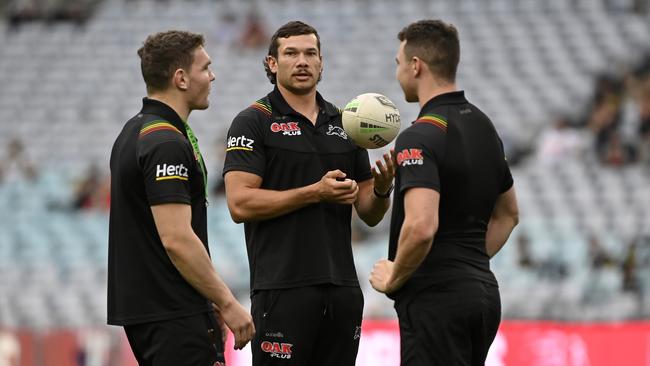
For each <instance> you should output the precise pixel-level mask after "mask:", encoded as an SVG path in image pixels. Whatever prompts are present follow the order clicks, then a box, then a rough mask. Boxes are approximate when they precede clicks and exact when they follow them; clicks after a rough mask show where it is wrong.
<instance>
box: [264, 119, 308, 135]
mask: <svg viewBox="0 0 650 366" xmlns="http://www.w3.org/2000/svg"><path fill="white" fill-rule="evenodd" d="M271 132H273V133H278V132H282V134H283V135H284V136H300V135H301V134H302V131H301V130H300V126H298V122H279V123H278V122H273V123H271Z"/></svg>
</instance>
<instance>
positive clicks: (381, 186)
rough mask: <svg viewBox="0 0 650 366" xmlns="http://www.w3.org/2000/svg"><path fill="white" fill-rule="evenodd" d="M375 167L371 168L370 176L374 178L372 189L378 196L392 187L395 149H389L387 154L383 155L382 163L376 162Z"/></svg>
mask: <svg viewBox="0 0 650 366" xmlns="http://www.w3.org/2000/svg"><path fill="white" fill-rule="evenodd" d="M375 164H376V165H377V166H376V167H374V166H373V167H372V169H371V171H372V176H373V178H374V185H375V186H374V188H375V191H377V192H378V193H380V194H384V193H387V192H388V190H390V189H391V187H392V186H393V178H394V177H395V166H396V162H395V149H390V151H389V152H388V153H385V154H384V162H383V163H382V161H381V160H377V161H376V162H375Z"/></svg>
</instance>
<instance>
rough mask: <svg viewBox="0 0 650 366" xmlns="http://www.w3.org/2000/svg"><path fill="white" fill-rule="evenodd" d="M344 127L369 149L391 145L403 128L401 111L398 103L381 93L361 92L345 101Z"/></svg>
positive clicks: (356, 140) (356, 141) (357, 141)
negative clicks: (401, 126)
mask: <svg viewBox="0 0 650 366" xmlns="http://www.w3.org/2000/svg"><path fill="white" fill-rule="evenodd" d="M342 121H343V129H344V130H345V132H346V133H347V134H348V136H350V138H352V140H354V142H355V143H356V144H357V145H359V146H361V147H363V148H366V149H377V148H380V147H384V146H386V145H388V144H389V143H390V142H391V141H393V139H395V136H397V134H398V133H399V130H400V115H399V111H398V110H397V107H395V104H394V103H393V102H391V101H390V99H388V98H387V97H386V96H384V95H381V94H377V93H365V94H361V95H358V96H357V97H355V98H354V99H352V100H351V101H350V102H349V103H348V104H346V105H345V108H344V109H343V115H342Z"/></svg>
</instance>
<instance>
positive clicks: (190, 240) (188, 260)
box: [165, 235, 236, 309]
mask: <svg viewBox="0 0 650 366" xmlns="http://www.w3.org/2000/svg"><path fill="white" fill-rule="evenodd" d="M165 249H166V251H167V255H169V258H170V259H171V261H172V263H173V264H174V266H175V267H176V269H177V270H178V272H180V274H181V275H182V276H183V278H184V279H185V280H186V281H187V282H188V283H189V284H190V285H191V286H192V287H194V288H195V289H196V290H197V291H198V292H200V293H201V294H202V295H203V296H205V297H206V298H208V299H209V300H210V301H212V302H213V303H214V304H215V305H217V307H219V308H220V309H224V308H225V307H227V306H228V305H230V304H232V303H233V302H234V301H236V300H235V297H234V296H233V294H232V292H231V291H230V289H229V288H228V286H226V284H225V283H224V282H223V280H222V279H221V277H219V275H218V274H217V272H216V271H215V269H214V267H213V266H212V261H211V260H210V257H209V256H208V253H207V251H206V250H205V247H204V246H203V244H202V243H201V241H200V239H199V238H198V237H197V236H196V235H186V236H183V237H179V238H177V239H175V242H172V243H167V245H165Z"/></svg>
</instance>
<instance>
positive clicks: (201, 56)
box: [108, 31, 255, 366]
mask: <svg viewBox="0 0 650 366" xmlns="http://www.w3.org/2000/svg"><path fill="white" fill-rule="evenodd" d="M203 44H204V41H203V36H202V35H200V34H195V33H190V32H181V31H168V32H163V33H157V34H153V35H151V36H149V37H148V38H147V39H146V41H145V42H144V45H143V47H142V48H140V49H139V50H138V55H139V56H140V60H141V61H140V65H141V69H142V75H143V77H144V80H145V83H146V86H147V95H148V96H147V97H146V98H144V100H143V106H142V110H141V111H140V112H139V113H138V114H137V115H136V116H135V117H133V118H131V119H130V120H129V121H128V122H127V123H126V124H125V126H124V128H123V129H122V132H121V133H120V134H119V136H118V137H117V139H116V141H115V144H114V145H113V150H112V152H111V161H110V165H111V211H110V224H109V240H108V241H109V244H108V245H109V255H108V323H109V324H113V325H121V326H124V330H125V332H126V335H127V337H128V339H129V343H130V345H131V349H132V350H133V353H134V354H135V357H136V359H137V360H138V363H139V364H140V365H196V366H199V365H200V366H205V365H223V364H224V363H225V360H224V355H223V352H224V349H223V347H224V345H223V341H224V339H223V337H224V336H225V331H226V329H225V328H224V327H225V326H227V327H228V328H230V329H231V330H232V332H233V333H234V336H235V347H236V348H242V347H244V345H245V344H246V343H248V341H249V340H250V339H251V338H252V337H253V334H254V332H255V330H254V326H253V321H252V317H251V316H250V314H249V313H248V312H247V311H246V310H245V309H244V308H243V307H242V306H241V305H240V304H239V303H238V302H237V300H236V299H235V297H234V296H233V294H232V293H231V292H230V290H229V289H228V287H227V286H226V285H225V283H224V282H223V281H222V280H221V278H220V277H219V275H218V274H217V273H216V271H215V270H214V267H213V266H212V263H211V261H210V255H209V250H208V237H207V214H206V205H207V193H206V192H207V191H206V181H207V172H206V170H205V164H204V163H203V157H202V156H201V153H200V151H199V145H198V141H197V139H196V136H194V133H193V132H192V129H191V128H190V126H189V124H188V123H187V118H188V116H189V114H190V112H191V111H192V110H195V109H206V108H208V104H209V103H208V94H209V93H210V84H211V83H212V81H213V80H214V74H213V73H212V70H211V69H210V57H209V56H208V54H207V53H206V51H205V49H204V48H203ZM224 323H225V324H224Z"/></svg>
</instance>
